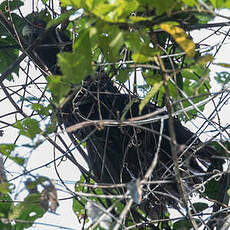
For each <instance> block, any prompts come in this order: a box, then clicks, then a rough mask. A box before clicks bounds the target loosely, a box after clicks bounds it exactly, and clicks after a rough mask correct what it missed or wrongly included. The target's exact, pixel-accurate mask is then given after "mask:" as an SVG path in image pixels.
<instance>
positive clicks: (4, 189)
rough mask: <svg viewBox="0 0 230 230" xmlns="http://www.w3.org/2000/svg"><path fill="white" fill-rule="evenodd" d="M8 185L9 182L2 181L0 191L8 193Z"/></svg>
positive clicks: (9, 190)
mask: <svg viewBox="0 0 230 230" xmlns="http://www.w3.org/2000/svg"><path fill="white" fill-rule="evenodd" d="M10 186H11V184H9V183H7V182H2V183H1V184H0V193H2V194H8V193H9V192H11V189H10Z"/></svg>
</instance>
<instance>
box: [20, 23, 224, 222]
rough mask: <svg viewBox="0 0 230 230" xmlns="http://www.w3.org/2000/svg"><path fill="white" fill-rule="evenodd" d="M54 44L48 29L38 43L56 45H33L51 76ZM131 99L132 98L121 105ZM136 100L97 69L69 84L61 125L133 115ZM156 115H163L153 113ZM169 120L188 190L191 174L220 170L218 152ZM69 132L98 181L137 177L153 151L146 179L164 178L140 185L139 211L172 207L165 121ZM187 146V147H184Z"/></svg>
mask: <svg viewBox="0 0 230 230" xmlns="http://www.w3.org/2000/svg"><path fill="white" fill-rule="evenodd" d="M45 25H46V23H44V22H42V21H36V20H34V21H33V25H26V26H25V27H24V29H23V31H24V32H23V34H24V36H26V37H27V38H31V37H32V38H36V37H37V36H40V34H41V33H42V32H44V29H45ZM60 37H62V38H63V40H64V41H65V42H68V41H69V39H67V37H66V36H65V35H63V34H61V35H60ZM59 42H60V41H59V40H58V38H57V33H56V32H55V30H51V31H50V32H49V33H48V35H47V36H45V37H43V38H42V40H41V42H40V45H45V44H47V45H48V44H51V45H54V44H56V45H57V46H44V47H45V48H44V49H43V48H42V47H41V46H39V47H37V48H36V49H35V52H36V53H37V55H38V57H39V58H40V59H41V60H42V61H43V62H44V63H45V64H46V66H47V67H48V68H49V69H50V70H51V72H52V73H54V74H56V73H60V70H59V69H58V68H57V67H56V64H57V58H56V55H57V53H59V52H60V51H61V49H60V46H58V43H59ZM67 50H71V47H70V46H67ZM47 54H48V55H47ZM131 100H132V101H134V102H133V104H132V105H131V106H130V107H129V108H127V105H128V104H129V103H130V101H131ZM139 104H140V99H138V98H137V97H134V96H130V95H129V94H125V93H122V92H121V91H120V90H119V89H118V87H116V86H115V85H114V82H113V81H112V80H111V79H110V78H109V77H108V76H107V75H106V74H105V73H103V72H102V73H97V74H95V75H94V76H87V77H86V80H85V81H84V82H83V83H82V85H81V86H80V87H78V89H77V90H75V89H74V86H73V89H72V91H71V92H70V94H69V96H68V100H67V101H66V103H65V104H64V105H63V106H62V109H61V112H60V114H61V121H62V123H63V124H64V126H65V127H69V126H71V125H74V124H76V123H79V122H83V121H87V120H104V119H112V120H116V121H120V119H121V117H122V116H124V119H129V118H132V117H136V116H138V115H139ZM158 109H159V108H158V107H157V106H156V105H154V104H152V103H148V104H147V105H146V106H145V107H144V109H143V111H142V115H145V114H148V113H150V112H154V111H156V110H158ZM124 113H125V114H124ZM162 115H166V113H165V112H164V113H161V114H159V115H158V116H162ZM173 123H174V129H175V134H176V142H177V149H178V152H177V155H178V158H179V163H180V171H181V175H182V176H183V182H184V186H185V190H186V191H187V192H189V191H191V190H192V186H193V185H194V184H197V183H200V182H201V181H202V179H203V178H202V177H201V176H198V174H197V173H203V172H206V171H210V170H212V169H214V168H216V169H219V170H221V169H222V163H223V162H222V161H218V160H216V159H215V156H216V155H218V154H217V152H216V150H215V149H213V148H212V147H211V146H208V145H203V143H202V142H201V141H200V140H199V138H198V137H197V136H196V135H195V134H194V133H192V132H191V131H189V130H188V129H187V128H186V127H184V126H183V125H182V124H181V123H180V121H179V120H178V119H177V118H174V120H173ZM161 127H162V128H161ZM73 135H74V136H75V137H76V138H77V139H78V140H79V141H83V140H84V141H85V142H86V148H87V152H88V164H89V168H90V169H91V170H92V172H93V174H94V176H95V177H96V179H97V182H100V183H128V182H130V181H132V180H135V179H137V178H143V177H144V175H145V173H146V171H147V170H148V168H149V167H150V165H151V163H152V161H153V159H154V157H155V156H156V153H157V151H158V150H159V151H158V160H157V164H156V167H155V168H154V170H153V173H152V175H151V180H161V181H164V180H168V181H170V182H169V183H168V184H166V183H163V184H158V185H153V186H151V187H150V188H148V189H147V187H145V188H144V189H145V191H146V194H147V193H148V194H149V195H148V196H145V198H144V199H143V201H142V203H141V205H142V209H143V210H145V211H146V212H147V213H148V214H149V215H150V216H151V217H152V218H156V216H158V217H159V215H160V214H159V213H158V212H160V211H162V210H164V209H165V207H166V205H170V204H171V205H174V204H175V203H176V202H178V200H179V199H180V194H179V192H178V189H177V183H176V179H175V174H174V170H173V160H172V152H171V147H170V134H169V121H168V119H164V120H163V121H162V122H161V120H160V119H159V120H158V121H155V122H151V123H148V124H143V125H138V126H137V125H134V124H131V125H129V126H128V125H119V126H102V127H95V126H87V127H84V128H81V129H80V130H76V131H74V132H73ZM190 145H192V147H189V146H190ZM149 189H150V190H151V191H150V190H149ZM172 198H175V199H172ZM158 208H159V209H158Z"/></svg>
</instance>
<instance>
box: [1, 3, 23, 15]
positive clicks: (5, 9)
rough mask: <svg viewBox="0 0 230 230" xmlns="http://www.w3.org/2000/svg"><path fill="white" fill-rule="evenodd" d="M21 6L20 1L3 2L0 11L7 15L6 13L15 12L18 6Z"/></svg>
mask: <svg viewBox="0 0 230 230" xmlns="http://www.w3.org/2000/svg"><path fill="white" fill-rule="evenodd" d="M23 5H24V3H23V2H22V1H20V0H11V1H4V2H2V3H1V4H0V10H2V11H3V12H4V13H7V12H8V11H10V12H11V11H14V10H17V9H18V8H19V7H20V6H23ZM8 6H9V7H8Z"/></svg>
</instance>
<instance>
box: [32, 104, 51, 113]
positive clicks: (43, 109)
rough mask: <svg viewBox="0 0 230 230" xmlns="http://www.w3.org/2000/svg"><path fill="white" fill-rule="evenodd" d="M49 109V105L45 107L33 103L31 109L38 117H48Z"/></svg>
mask: <svg viewBox="0 0 230 230" xmlns="http://www.w3.org/2000/svg"><path fill="white" fill-rule="evenodd" d="M50 108H51V106H50V105H48V106H45V105H42V104H40V103H33V104H32V109H33V110H34V111H36V112H37V113H38V114H39V115H43V116H49V115H50V113H49V110H50Z"/></svg>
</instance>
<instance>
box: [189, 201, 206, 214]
mask: <svg viewBox="0 0 230 230" xmlns="http://www.w3.org/2000/svg"><path fill="white" fill-rule="evenodd" d="M192 205H193V207H194V208H195V210H196V212H203V211H204V210H205V209H207V208H208V204H206V203H202V202H197V203H193V204H192Z"/></svg>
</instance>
